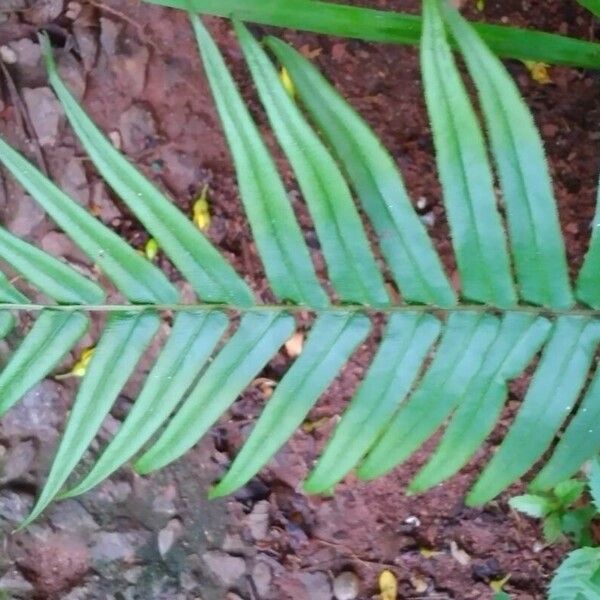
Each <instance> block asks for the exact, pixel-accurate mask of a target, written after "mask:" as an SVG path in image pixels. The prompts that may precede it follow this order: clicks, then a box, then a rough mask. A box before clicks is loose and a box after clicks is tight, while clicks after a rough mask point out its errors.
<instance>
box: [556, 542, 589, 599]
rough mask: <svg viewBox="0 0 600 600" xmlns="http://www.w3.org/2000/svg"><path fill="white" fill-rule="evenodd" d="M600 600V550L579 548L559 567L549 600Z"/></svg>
mask: <svg viewBox="0 0 600 600" xmlns="http://www.w3.org/2000/svg"><path fill="white" fill-rule="evenodd" d="M565 598H575V599H581V600H595V599H596V598H600V548H579V549H578V550H574V551H573V552H571V553H570V554H569V556H568V557H567V559H566V560H565V561H564V562H563V563H562V564H561V565H560V567H558V570H557V571H556V574H555V575H554V578H553V579H552V583H551V584H550V593H549V594H548V600H565Z"/></svg>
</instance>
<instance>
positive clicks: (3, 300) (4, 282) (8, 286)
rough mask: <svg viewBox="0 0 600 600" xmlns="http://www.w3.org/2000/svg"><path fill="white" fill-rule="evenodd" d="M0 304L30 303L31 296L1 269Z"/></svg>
mask: <svg viewBox="0 0 600 600" xmlns="http://www.w3.org/2000/svg"><path fill="white" fill-rule="evenodd" d="M0 304H29V298H27V297H26V296H24V295H23V294H21V292H19V290H17V288H15V287H14V286H13V284H12V283H10V281H8V278H7V277H6V275H5V274H4V273H2V272H1V271H0Z"/></svg>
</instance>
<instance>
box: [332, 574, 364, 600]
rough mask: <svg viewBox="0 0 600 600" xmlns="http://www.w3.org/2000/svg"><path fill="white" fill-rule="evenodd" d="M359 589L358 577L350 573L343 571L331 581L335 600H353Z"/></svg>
mask: <svg viewBox="0 0 600 600" xmlns="http://www.w3.org/2000/svg"><path fill="white" fill-rule="evenodd" d="M359 588H360V582H359V580H358V577H357V576H356V575H355V574H354V573H353V572H352V571H344V572H343V573H340V574H339V575H338V576H337V577H336V578H335V579H334V580H333V595H334V596H335V597H336V598H337V600H354V598H356V597H357V596H358V592H359Z"/></svg>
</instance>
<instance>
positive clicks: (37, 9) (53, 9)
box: [23, 0, 63, 25]
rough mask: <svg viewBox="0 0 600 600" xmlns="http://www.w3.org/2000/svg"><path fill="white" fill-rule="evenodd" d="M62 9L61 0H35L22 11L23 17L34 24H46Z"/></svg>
mask: <svg viewBox="0 0 600 600" xmlns="http://www.w3.org/2000/svg"><path fill="white" fill-rule="evenodd" d="M62 10H63V0H36V2H34V3H33V6H31V7H30V8H28V9H27V10H25V11H23V15H24V16H25V19H26V20H27V21H29V23H33V24H34V25H46V24H48V23H51V22H52V21H54V19H56V18H57V17H58V16H59V15H60V13H61V12H62Z"/></svg>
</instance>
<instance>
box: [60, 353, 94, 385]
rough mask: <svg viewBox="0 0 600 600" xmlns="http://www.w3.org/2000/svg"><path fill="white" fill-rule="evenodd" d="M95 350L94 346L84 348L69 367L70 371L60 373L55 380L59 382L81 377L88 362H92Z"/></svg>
mask: <svg viewBox="0 0 600 600" xmlns="http://www.w3.org/2000/svg"><path fill="white" fill-rule="evenodd" d="M95 349H96V348H95V347H94V346H90V347H89V348H85V349H84V350H83V351H82V352H81V354H80V355H79V358H78V359H77V360H76V361H75V363H74V364H73V366H72V367H71V370H70V371H68V372H66V373H62V374H61V375H57V376H56V379H58V380H60V379H67V378H69V377H83V376H84V375H85V372H86V371H87V368H88V365H89V364H90V360H92V356H93V355H94V350H95Z"/></svg>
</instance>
